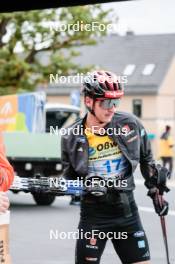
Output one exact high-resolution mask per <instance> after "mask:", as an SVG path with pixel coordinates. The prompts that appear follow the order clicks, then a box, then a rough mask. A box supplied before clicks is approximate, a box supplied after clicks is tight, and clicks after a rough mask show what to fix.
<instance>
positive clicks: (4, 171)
mask: <svg viewBox="0 0 175 264" xmlns="http://www.w3.org/2000/svg"><path fill="white" fill-rule="evenodd" d="M13 179H14V171H13V168H12V166H11V165H10V163H9V162H8V160H7V158H6V156H5V148H4V144H3V139H2V136H1V135H0V191H1V192H2V191H3V192H5V191H7V190H8V189H9V187H10V185H11V184H12V182H13Z"/></svg>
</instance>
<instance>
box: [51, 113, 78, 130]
mask: <svg viewBox="0 0 175 264" xmlns="http://www.w3.org/2000/svg"><path fill="white" fill-rule="evenodd" d="M78 116H79V113H78V112H75V113H74V112H70V111H66V110H60V111H59V110H58V111H55V110H53V111H51V110H50V111H47V112H46V132H48V133H49V132H50V127H52V128H54V129H57V128H58V129H60V128H62V127H67V126H69V125H70V124H72V123H73V122H75V121H76V119H77V118H78Z"/></svg>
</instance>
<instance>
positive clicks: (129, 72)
mask: <svg viewBox="0 0 175 264" xmlns="http://www.w3.org/2000/svg"><path fill="white" fill-rule="evenodd" d="M135 67H136V66H135V65H134V64H128V65H126V67H125V69H124V71H123V74H124V75H132V74H133V72H134V70H135Z"/></svg>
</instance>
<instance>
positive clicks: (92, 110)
mask: <svg viewBox="0 0 175 264" xmlns="http://www.w3.org/2000/svg"><path fill="white" fill-rule="evenodd" d="M87 109H88V111H89V112H90V113H91V114H92V115H93V116H95V118H96V119H97V121H98V122H99V124H103V123H104V122H102V121H101V120H100V119H99V118H98V117H97V116H96V114H95V111H94V109H95V100H93V105H92V108H90V107H87Z"/></svg>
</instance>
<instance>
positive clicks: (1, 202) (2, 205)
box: [0, 192, 10, 213]
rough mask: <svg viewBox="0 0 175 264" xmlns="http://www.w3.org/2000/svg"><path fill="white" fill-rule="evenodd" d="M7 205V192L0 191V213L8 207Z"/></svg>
mask: <svg viewBox="0 0 175 264" xmlns="http://www.w3.org/2000/svg"><path fill="white" fill-rule="evenodd" d="M9 205H10V203H9V199H8V197H7V194H6V193H4V192H0V213H5V212H6V210H7V209H8V208H9Z"/></svg>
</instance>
